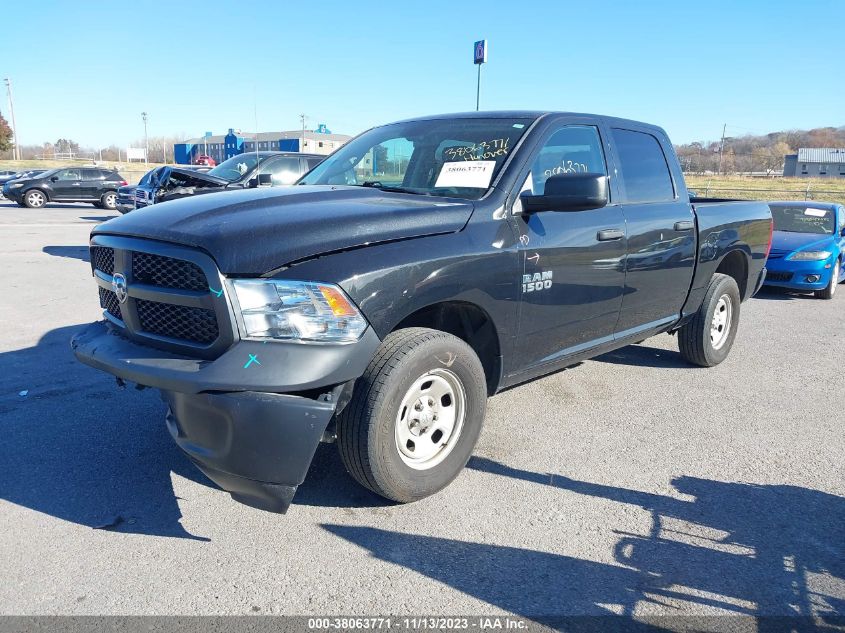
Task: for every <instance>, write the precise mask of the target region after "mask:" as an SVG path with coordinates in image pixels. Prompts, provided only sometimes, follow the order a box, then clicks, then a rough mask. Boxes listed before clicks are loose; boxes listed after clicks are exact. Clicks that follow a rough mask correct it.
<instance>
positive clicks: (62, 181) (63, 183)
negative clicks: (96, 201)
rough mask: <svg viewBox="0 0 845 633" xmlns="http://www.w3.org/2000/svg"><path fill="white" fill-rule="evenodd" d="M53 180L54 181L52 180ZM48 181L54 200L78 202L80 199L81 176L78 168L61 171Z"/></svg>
mask: <svg viewBox="0 0 845 633" xmlns="http://www.w3.org/2000/svg"><path fill="white" fill-rule="evenodd" d="M52 178H55V179H56V180H54V181H53V180H52ZM52 178H51V179H50V180H51V181H52V182H51V188H52V190H53V196H52V197H53V199H55V200H78V199H79V198H81V197H82V194H81V190H82V174H81V173H80V169H79V168H78V167H74V168H71V169H61V170H59V171H58V172H56V174H55V175H53V177H52Z"/></svg>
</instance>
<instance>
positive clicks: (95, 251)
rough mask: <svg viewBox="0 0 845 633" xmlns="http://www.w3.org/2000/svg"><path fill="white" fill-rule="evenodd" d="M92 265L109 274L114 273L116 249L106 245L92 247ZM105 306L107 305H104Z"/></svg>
mask: <svg viewBox="0 0 845 633" xmlns="http://www.w3.org/2000/svg"><path fill="white" fill-rule="evenodd" d="M91 266H93V267H94V268H95V269H96V270H99V271H100V272H103V273H106V274H107V275H113V274H114V249H112V248H107V247H105V246H92V247H91ZM103 307H105V306H103Z"/></svg>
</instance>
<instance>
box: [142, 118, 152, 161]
mask: <svg viewBox="0 0 845 633" xmlns="http://www.w3.org/2000/svg"><path fill="white" fill-rule="evenodd" d="M141 119H142V120H143V121H144V162H145V163H148V162H149V158H150V157H149V154H150V142H149V140H148V139H147V113H146V112H142V113H141Z"/></svg>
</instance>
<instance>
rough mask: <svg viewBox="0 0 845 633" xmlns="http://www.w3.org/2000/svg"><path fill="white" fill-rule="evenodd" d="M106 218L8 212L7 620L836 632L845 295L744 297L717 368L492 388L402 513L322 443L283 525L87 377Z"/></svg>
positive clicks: (644, 361) (3, 493)
mask: <svg viewBox="0 0 845 633" xmlns="http://www.w3.org/2000/svg"><path fill="white" fill-rule="evenodd" d="M109 215H110V214H109V213H107V212H104V211H102V210H99V209H95V208H93V207H92V206H90V205H88V206H86V205H58V204H50V205H48V208H45V209H42V210H40V211H32V210H29V209H22V208H19V207H17V206H15V205H14V204H11V203H9V202H8V201H4V200H0V271H2V273H0V274H2V279H3V284H2V288H3V295H2V299H0V323H2V329H0V385H2V389H0V437H2V438H3V439H2V442H0V526H2V530H0V534H2V536H0V561H2V576H3V582H2V583H0V608H2V613H4V614H150V613H155V614H195V613H200V614H255V613H261V614H320V615H322V614H362V615H373V614H409V615H410V614H416V615H422V614H425V615H441V614H442V615H456V614H489V613H512V614H516V615H521V616H526V617H531V616H537V615H560V614H567V615H568V614H602V613H624V614H632V615H636V616H643V615H653V614H724V613H732V614H751V615H815V616H817V617H820V618H826V617H829V616H831V615H833V614H839V615H843V614H845V497H843V495H845V466H843V464H845V460H843V454H845V439H843V423H842V420H843V417H845V416H843V415H842V395H841V391H840V389H841V387H842V384H843V369H842V368H843V359H845V330H843V323H844V322H845V288H842V289H841V290H840V293H839V294H838V295H837V296H836V298H835V299H834V300H832V301H822V300H817V299H814V298H811V297H801V296H798V295H792V294H784V293H777V294H775V293H768V292H764V293H763V294H762V295H761V296H760V297H758V298H755V299H753V300H751V301H750V302H748V303H746V304H744V305H743V308H742V317H741V324H740V332H739V335H738V337H737V340H736V344H735V346H734V349H733V351H732V353H731V356H730V357H729V358H728V360H727V361H726V362H724V363H723V364H722V365H720V366H718V367H716V368H714V369H699V368H693V367H690V366H688V365H686V364H685V363H684V362H683V361H682V360H681V358H680V356H679V354H678V353H677V351H676V346H675V341H674V339H673V338H671V337H669V336H660V337H658V338H655V339H651V340H648V341H646V342H645V343H643V344H641V345H639V346H632V347H629V348H625V349H622V350H619V351H618V352H615V353H612V354H609V355H606V356H603V357H601V358H598V359H596V360H593V361H589V362H587V363H584V364H582V365H580V366H578V367H576V368H573V369H570V370H567V371H565V372H561V373H558V374H555V375H552V376H550V377H547V378H545V379H542V380H539V381H536V382H534V383H531V384H528V385H525V386H522V387H519V388H516V389H512V390H509V391H506V392H504V393H502V394H500V395H497V396H496V397H494V398H492V399H491V400H490V402H489V407H488V413H487V422H486V428H485V430H484V432H483V434H482V438H481V441H480V443H479V445H478V447H477V449H476V452H475V456H474V457H473V459H472V460H471V461H470V464H469V467H468V468H467V469H466V470H465V471H464V472H463V473H462V474H461V475H460V477H459V478H458V479H457V480H456V481H455V482H454V483H453V484H452V485H451V486H450V487H448V488H447V489H446V490H445V491H443V492H442V493H440V494H438V495H435V496H434V497H431V498H428V499H425V500H423V501H421V502H418V503H415V504H412V505H407V506H397V505H390V504H387V503H386V502H384V501H382V500H381V499H380V498H378V497H376V496H374V495H372V494H370V493H368V492H367V491H365V490H363V489H362V488H360V487H359V486H358V485H357V484H356V483H355V482H354V481H353V480H352V479H351V478H350V477H348V476H347V475H346V474H345V472H344V470H343V466H342V465H341V462H340V459H339V458H338V456H337V455H336V450H335V447H334V446H332V445H323V446H321V447H320V449H319V451H318V454H317V457H316V459H315V462H314V464H313V466H312V468H311V471H310V473H309V476H308V479H307V480H306V482H305V484H304V485H303V486H302V487H301V488H300V490H299V493H298V494H297V496H296V498H295V499H294V504H293V506H292V507H291V510H290V511H289V513H288V514H287V515H285V516H282V515H276V514H269V513H265V512H261V511H259V510H254V509H251V508H248V507H245V506H243V505H240V504H238V503H236V502H234V501H232V499H231V498H230V497H229V496H228V495H227V494H225V493H223V492H221V491H220V490H219V489H217V488H216V487H215V486H214V485H213V484H212V483H211V482H210V481H208V480H207V479H205V478H204V477H203V476H202V475H201V474H200V473H199V472H198V471H197V470H195V469H194V468H193V466H191V464H190V463H189V462H188V460H187V459H186V458H185V457H183V456H182V455H181V453H180V452H179V451H178V449H177V448H176V447H175V445H174V444H173V443H172V441H171V439H170V437H169V435H168V433H167V431H166V429H165V427H164V423H163V416H164V412H165V409H164V405H163V404H162V402H161V401H160V400H159V398H158V396H157V394H156V393H155V392H154V391H150V390H147V391H137V390H135V389H133V388H132V387H131V386H130V387H128V388H126V389H123V390H120V389H118V388H117V387H116V386H115V382H114V380H113V379H111V378H110V377H109V376H107V375H106V374H104V373H101V372H98V371H95V370H93V369H90V368H87V367H85V366H83V365H81V364H79V363H77V362H76V361H75V360H74V359H73V357H72V354H71V351H70V347H69V345H68V341H69V339H70V337H71V334H72V333H73V332H74V331H75V330H76V329H78V328H79V327H80V325H82V324H85V323H88V322H90V321H93V320H96V319H98V318H99V314H100V308H99V306H98V303H97V292H96V288H95V285H94V282H93V281H92V279H91V274H90V267H89V264H88V261H87V260H88V253H87V247H86V243H87V237H88V232H89V231H90V229H91V228H92V227H93V226H94V225H95V224H96V223H97V222H100V221H102V220H104V219H107V218H108V217H109ZM103 526H109V527H108V528H107V529H95V528H101V527H103Z"/></svg>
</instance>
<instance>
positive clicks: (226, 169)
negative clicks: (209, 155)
mask: <svg viewBox="0 0 845 633" xmlns="http://www.w3.org/2000/svg"><path fill="white" fill-rule="evenodd" d="M259 158H261V159H262V160H267V158H266V157H265V156H256V155H255V153H252V154H238V155H237V156H232V158H230V159H228V160H224V161H223V162H222V163H220V164H219V165H217V167H215V168H214V169H212V170H211V171H209V172H207V173H208V175H209V176H217V177H218V178H223V179H224V180H228V181H229V182H235V181H236V180H240V179H241V178H243V177H244V176H245V175H246V174H248V173H249V172H251V171H252V170H253V169H254V168H255V165H256V164H257V163H258V160H259Z"/></svg>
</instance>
